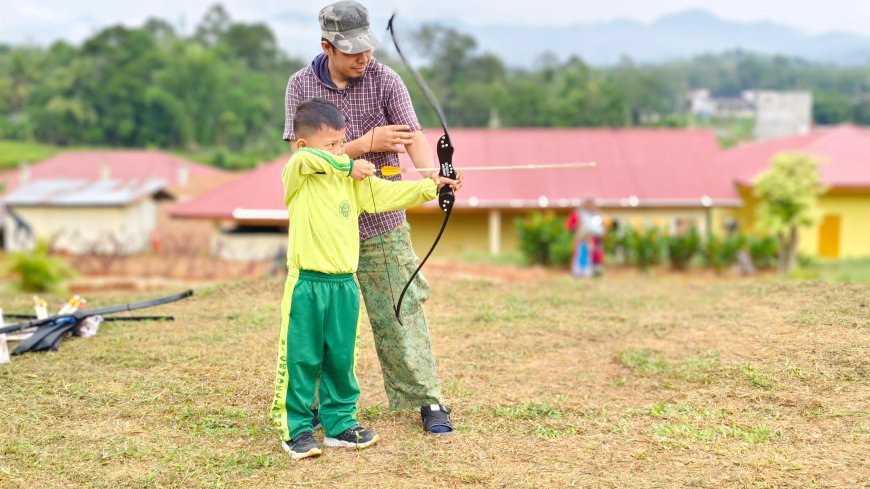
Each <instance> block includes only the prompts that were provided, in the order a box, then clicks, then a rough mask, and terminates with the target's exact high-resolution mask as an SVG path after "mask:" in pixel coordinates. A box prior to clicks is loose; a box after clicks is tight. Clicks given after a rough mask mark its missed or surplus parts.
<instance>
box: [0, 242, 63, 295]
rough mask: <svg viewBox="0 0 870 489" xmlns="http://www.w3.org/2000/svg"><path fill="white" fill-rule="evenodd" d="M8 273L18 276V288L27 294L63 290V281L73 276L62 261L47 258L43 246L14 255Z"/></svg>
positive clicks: (51, 257) (39, 245)
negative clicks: (27, 292)
mask: <svg viewBox="0 0 870 489" xmlns="http://www.w3.org/2000/svg"><path fill="white" fill-rule="evenodd" d="M11 262H12V265H11V267H10V271H11V272H12V273H14V274H16V275H18V276H19V282H18V286H19V287H20V288H21V289H22V290H26V291H29V292H46V291H57V290H61V289H63V285H64V280H66V279H68V278H71V277H72V276H73V275H74V272H73V269H72V268H70V267H69V265H67V264H66V263H65V262H64V261H63V260H61V259H60V258H56V257H53V256H49V255H48V253H47V252H46V246H45V244H42V243H40V244H38V245H37V246H36V249H34V250H33V251H31V252H23V253H15V254H13V255H12V259H11Z"/></svg>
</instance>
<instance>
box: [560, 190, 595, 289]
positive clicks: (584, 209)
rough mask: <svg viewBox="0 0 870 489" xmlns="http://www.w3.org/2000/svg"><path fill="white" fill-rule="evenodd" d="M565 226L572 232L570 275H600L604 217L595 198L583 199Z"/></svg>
mask: <svg viewBox="0 0 870 489" xmlns="http://www.w3.org/2000/svg"><path fill="white" fill-rule="evenodd" d="M566 226H567V227H568V231H571V232H572V233H573V234H574V254H573V256H572V258H571V275H573V276H575V277H592V276H596V277H599V276H601V275H602V274H603V273H604V219H602V217H601V212H600V211H599V210H598V206H596V205H595V200H594V199H592V198H586V199H584V200H583V203H582V204H581V206H580V207H578V208H577V209H576V210H574V212H572V213H571V215H570V216H569V217H568V221H567V223H566Z"/></svg>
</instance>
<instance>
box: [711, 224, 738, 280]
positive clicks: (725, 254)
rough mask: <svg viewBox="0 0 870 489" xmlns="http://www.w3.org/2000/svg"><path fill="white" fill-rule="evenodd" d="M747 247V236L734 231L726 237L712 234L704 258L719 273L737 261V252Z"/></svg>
mask: <svg viewBox="0 0 870 489" xmlns="http://www.w3.org/2000/svg"><path fill="white" fill-rule="evenodd" d="M745 247H746V236H744V235H742V234H739V233H732V234H729V235H727V236H725V237H724V238H720V237H718V236H716V235H712V236H710V237H709V239H708V240H707V244H706V246H705V249H704V260H705V262H706V263H707V266H709V267H711V268H713V269H714V270H716V272H718V273H722V272H723V271H724V270H725V269H726V268H728V267H731V266H733V265H734V264H735V263H737V254H738V253H739V252H740V250H742V249H743V248H745Z"/></svg>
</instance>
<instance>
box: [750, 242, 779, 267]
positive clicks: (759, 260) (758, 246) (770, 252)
mask: <svg viewBox="0 0 870 489" xmlns="http://www.w3.org/2000/svg"><path fill="white" fill-rule="evenodd" d="M749 255H750V256H752V264H753V265H755V268H758V269H759V270H763V269H770V268H774V267H776V264H777V258H778V256H779V242H778V241H777V239H776V238H775V237H774V236H762V237H753V238H750V239H749Z"/></svg>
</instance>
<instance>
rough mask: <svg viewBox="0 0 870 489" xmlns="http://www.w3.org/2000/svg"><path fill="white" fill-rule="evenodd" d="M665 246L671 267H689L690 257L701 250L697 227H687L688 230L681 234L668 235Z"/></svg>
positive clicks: (680, 268) (677, 268)
mask: <svg viewBox="0 0 870 489" xmlns="http://www.w3.org/2000/svg"><path fill="white" fill-rule="evenodd" d="M667 248H668V258H669V259H670V260H671V268H673V269H674V270H685V269H686V268H688V267H689V262H691V261H692V258H694V257H695V255H696V254H698V252H699V251H701V235H700V233H698V230H697V229H695V228H689V231H687V232H685V233H683V234H678V235H676V236H671V237H669V238H668V239H667Z"/></svg>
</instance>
